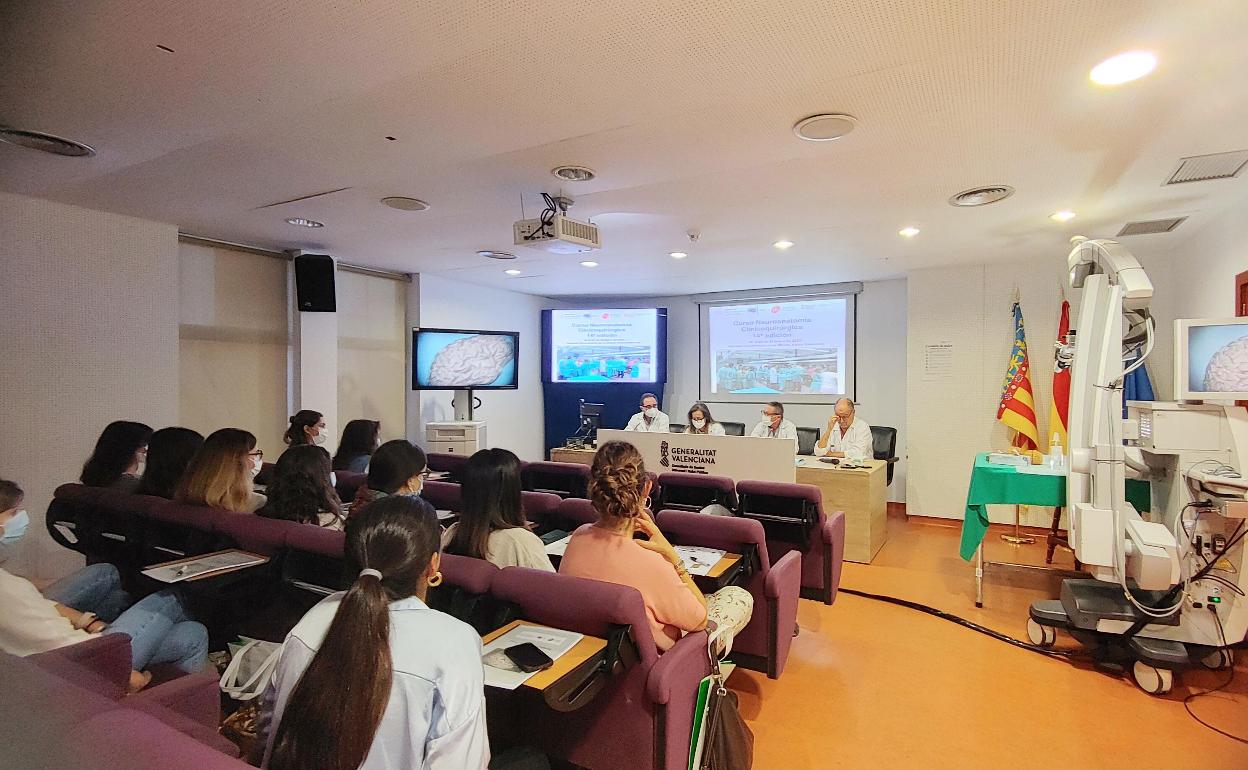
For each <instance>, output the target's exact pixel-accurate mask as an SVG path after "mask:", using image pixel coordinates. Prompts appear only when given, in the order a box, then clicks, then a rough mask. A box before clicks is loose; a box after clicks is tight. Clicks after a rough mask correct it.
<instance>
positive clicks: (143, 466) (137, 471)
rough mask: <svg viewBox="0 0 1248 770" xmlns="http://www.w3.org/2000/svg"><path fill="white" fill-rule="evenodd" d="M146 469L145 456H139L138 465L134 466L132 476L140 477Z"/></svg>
mask: <svg viewBox="0 0 1248 770" xmlns="http://www.w3.org/2000/svg"><path fill="white" fill-rule="evenodd" d="M146 469H147V455H139V464H138V465H137V466H135V469H134V475H135V476H142V475H143V471H144V470H146Z"/></svg>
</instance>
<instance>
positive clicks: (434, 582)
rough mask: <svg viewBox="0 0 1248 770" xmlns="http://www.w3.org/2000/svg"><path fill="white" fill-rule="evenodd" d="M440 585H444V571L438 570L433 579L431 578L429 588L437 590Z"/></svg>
mask: <svg viewBox="0 0 1248 770" xmlns="http://www.w3.org/2000/svg"><path fill="white" fill-rule="evenodd" d="M440 585H442V571H441V570H438V571H437V572H435V573H433V577H431V578H429V587H430V588H437V587H438V586H440Z"/></svg>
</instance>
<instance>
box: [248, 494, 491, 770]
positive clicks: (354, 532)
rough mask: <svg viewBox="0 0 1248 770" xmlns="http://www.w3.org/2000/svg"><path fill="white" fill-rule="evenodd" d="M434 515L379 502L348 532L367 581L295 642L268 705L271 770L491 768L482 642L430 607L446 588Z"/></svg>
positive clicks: (353, 557)
mask: <svg viewBox="0 0 1248 770" xmlns="http://www.w3.org/2000/svg"><path fill="white" fill-rule="evenodd" d="M438 541H439V527H438V522H437V518H436V516H435V515H434V514H433V513H432V512H430V511H429V510H428V509H427V508H426V507H425V506H423V505H421V504H420V502H419V501H418V500H416V499H412V498H408V497H401V496H394V497H386V498H384V499H381V500H378V501H376V502H374V503H372V504H371V505H369V506H368V507H367V508H365V509H364V510H362V511H361V512H360V513H359V514H358V515H356V516H353V517H352V518H351V519H350V520H349V521H348V522H347V539H346V554H345V555H346V562H347V568H348V569H349V570H350V571H351V572H352V573H353V574H356V575H358V577H357V578H356V580H355V582H354V583H353V584H352V585H351V587H350V588H349V589H347V591H346V592H344V593H337V594H334V595H332V596H329V597H326V598H325V599H324V600H323V601H321V603H320V604H318V605H316V606H315V607H313V608H312V609H311V610H309V611H308V614H307V615H305V616H304V617H303V619H302V620H301V621H299V623H298V625H296V626H295V628H294V629H293V630H292V631H291V632H290V634H289V635H287V637H286V641H285V643H283V645H282V651H281V657H280V659H279V661H278V664H277V669H276V671H275V673H274V677H273V681H272V683H271V684H270V685H269V692H268V693H267V694H266V698H265V701H266V703H265V705H266V710H267V711H269V712H270V713H269V715H268V717H269V718H262V720H261V724H262V726H264V725H266V724H268V725H276V729H275V730H273V731H272V735H271V737H270V738H269V739H268V745H267V749H266V752H265V760H264V766H265V767H267V768H270V770H356V769H357V768H364V769H365V770H374V769H379V768H428V769H429V770H436V769H438V768H446V769H448V770H449V769H450V768H454V769H455V770H461V768H462V769H466V770H481V769H482V768H485V767H486V765H487V764H488V763H489V758H490V750H489V742H488V739H487V737H486V727H485V691H484V682H483V669H482V664H481V640H480V638H479V637H478V636H477V634H476V633H475V632H474V631H473V630H472V627H471V626H469V625H468V624H466V623H463V622H461V621H458V620H456V619H454V618H452V617H451V616H450V615H446V614H443V613H441V612H438V611H436V610H431V609H429V607H428V606H426V605H425V601H424V599H425V593H426V591H427V590H428V587H429V586H431V585H437V584H438V583H440V582H442V573H441V572H439V571H438V567H439V561H440V554H439V553H438Z"/></svg>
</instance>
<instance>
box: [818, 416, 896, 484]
mask: <svg viewBox="0 0 1248 770" xmlns="http://www.w3.org/2000/svg"><path fill="white" fill-rule="evenodd" d="M798 431H801V428H798ZM871 450H872V452H871V453H872V455H873V456H874V457H875V459H877V460H884V461H885V462H887V463H888V481H887V484H892V483H893V466H894V465H896V464H897V457H896V456H895V455H896V454H897V429H896V428H889V427H886V426H883V425H872V426H871Z"/></svg>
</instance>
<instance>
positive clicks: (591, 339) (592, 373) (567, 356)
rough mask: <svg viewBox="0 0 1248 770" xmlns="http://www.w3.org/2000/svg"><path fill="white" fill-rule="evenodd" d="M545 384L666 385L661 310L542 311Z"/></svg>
mask: <svg viewBox="0 0 1248 770" xmlns="http://www.w3.org/2000/svg"><path fill="white" fill-rule="evenodd" d="M542 321H543V323H542V327H543V329H542V331H543V336H544V337H545V340H544V342H543V350H542V369H543V371H542V379H543V381H545V382H549V383H556V384H563V383H581V384H585V383H601V384H611V383H616V384H628V383H632V384H655V383H662V382H664V381H665V380H666V379H667V376H666V375H667V373H666V371H665V367H664V364H665V363H666V361H665V359H666V356H667V309H666V308H597V309H586V310H545V311H543V317H542Z"/></svg>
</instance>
